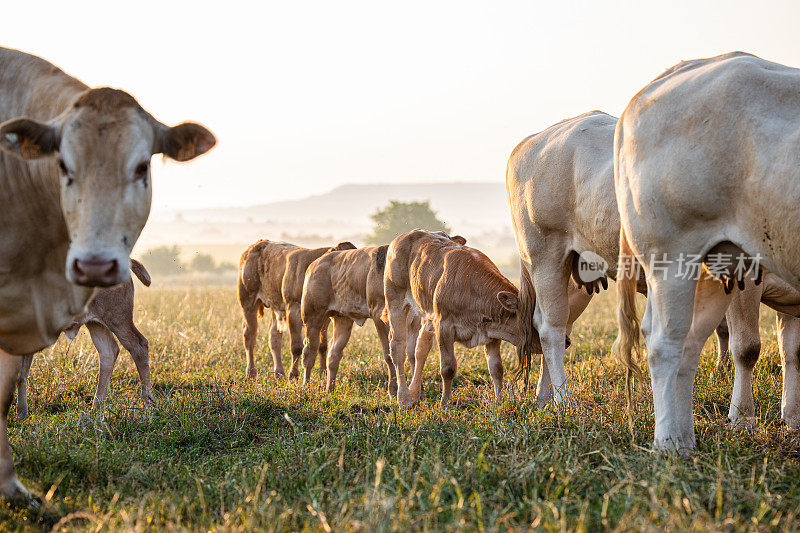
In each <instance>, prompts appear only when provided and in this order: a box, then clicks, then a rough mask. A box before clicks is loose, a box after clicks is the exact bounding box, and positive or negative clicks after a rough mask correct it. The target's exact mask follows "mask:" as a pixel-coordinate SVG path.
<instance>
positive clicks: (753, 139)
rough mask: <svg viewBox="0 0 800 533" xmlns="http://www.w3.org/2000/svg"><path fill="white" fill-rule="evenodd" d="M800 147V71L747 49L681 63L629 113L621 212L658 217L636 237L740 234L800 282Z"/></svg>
mask: <svg viewBox="0 0 800 533" xmlns="http://www.w3.org/2000/svg"><path fill="white" fill-rule="evenodd" d="M798 146H800V70H798V69H793V68H789V67H785V66H783V65H779V64H776V63H771V62H769V61H765V60H763V59H760V58H757V57H755V56H752V55H749V54H743V53H739V52H737V53H732V54H726V55H723V56H718V57H714V58H709V59H702V60H696V61H688V62H683V63H680V64H678V65H676V66H675V67H673V68H671V69H669V70H668V71H667V72H665V73H664V74H662V75H661V76H659V77H658V78H656V79H655V80H654V81H653V82H651V83H650V84H649V85H648V86H647V87H645V88H644V89H643V90H642V91H640V92H639V93H638V94H637V95H636V96H635V97H634V98H633V99H632V100H631V102H630V104H629V105H628V107H627V108H626V110H625V112H624V113H623V115H622V117H621V118H620V121H619V124H618V126H617V132H616V137H615V145H614V149H615V158H616V161H615V164H616V165H617V176H618V178H617V179H618V183H617V184H616V190H617V200H618V202H619V209H620V213H621V215H622V217H623V218H626V217H628V216H629V214H632V213H642V212H646V214H647V216H648V217H650V219H651V220H652V221H653V223H652V224H650V223H648V224H637V225H636V226H635V227H632V228H631V231H633V232H635V235H634V240H641V241H650V240H652V239H655V238H660V237H661V236H663V235H674V236H675V237H674V238H675V239H688V240H689V241H690V242H689V241H686V242H683V243H681V245H682V246H684V247H685V248H687V249H704V250H708V249H710V248H711V247H712V246H713V245H714V244H716V243H717V242H719V241H721V240H730V241H732V242H734V243H735V244H737V245H739V246H740V247H742V248H743V249H744V250H745V251H746V252H747V253H749V254H751V255H757V254H758V255H761V256H762V257H764V258H765V260H764V264H765V265H766V266H767V268H769V269H770V270H773V271H775V272H776V273H778V274H779V275H780V276H781V277H784V278H786V279H787V280H789V281H790V282H791V283H792V284H794V285H795V286H798V285H800V255H799V254H797V253H796V250H797V249H798V248H799V247H800V234H798V232H797V227H800V210H799V209H798V208H797V206H798V205H800V150H798ZM637 216H640V215H637ZM626 219H627V218H626ZM676 246H677V244H676Z"/></svg>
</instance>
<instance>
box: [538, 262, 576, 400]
mask: <svg viewBox="0 0 800 533" xmlns="http://www.w3.org/2000/svg"><path fill="white" fill-rule="evenodd" d="M531 280H532V281H533V287H534V290H535V291H536V305H535V309H534V324H535V325H536V329H537V331H538V332H539V339H540V341H541V344H542V352H543V359H544V362H545V363H546V367H547V370H548V373H549V376H550V386H551V388H552V393H553V399H554V400H555V402H556V403H557V404H560V403H562V402H564V401H566V400H568V399H569V398H570V397H571V395H570V391H569V385H568V384H567V373H566V370H565V368H564V352H565V351H566V348H567V345H566V339H567V324H568V322H569V293H568V287H569V270H568V269H567V268H566V266H565V265H563V264H562V265H559V264H558V263H556V262H554V261H544V262H543V263H542V264H540V265H537V266H536V270H535V271H534V272H533V275H532V276H531ZM544 370H545V365H542V371H544ZM545 384H547V380H543V379H540V380H539V385H540V386H543V385H545ZM546 394H547V393H545V392H544V391H543V390H538V391H537V397H538V398H539V399H540V401H541V399H543V397H545V395H546Z"/></svg>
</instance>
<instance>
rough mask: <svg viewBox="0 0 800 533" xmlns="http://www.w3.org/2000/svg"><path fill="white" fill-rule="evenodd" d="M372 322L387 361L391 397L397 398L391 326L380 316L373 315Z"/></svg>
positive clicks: (384, 358)
mask: <svg viewBox="0 0 800 533" xmlns="http://www.w3.org/2000/svg"><path fill="white" fill-rule="evenodd" d="M372 322H373V323H374V324H375V332H376V333H377V334H378V340H380V341H381V349H382V350H383V360H384V361H385V362H386V371H387V373H388V375H389V386H388V390H389V398H392V399H394V398H397V371H396V370H395V368H394V363H393V362H392V358H391V356H390V355H389V326H387V325H386V324H385V323H384V322H383V321H382V320H381V319H380V317H375V316H373V317H372Z"/></svg>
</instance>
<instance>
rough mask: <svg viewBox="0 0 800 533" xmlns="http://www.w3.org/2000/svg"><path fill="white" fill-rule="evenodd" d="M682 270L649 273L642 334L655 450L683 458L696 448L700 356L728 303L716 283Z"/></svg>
mask: <svg viewBox="0 0 800 533" xmlns="http://www.w3.org/2000/svg"><path fill="white" fill-rule="evenodd" d="M655 256H656V257H662V256H661V254H658V253H657V254H655ZM678 268H679V267H678V262H677V261H672V262H671V263H670V264H669V267H667V272H666V273H664V272H657V273H656V272H653V273H650V272H649V273H648V278H647V289H648V291H647V294H648V296H647V306H646V308H645V315H644V318H643V320H642V333H643V335H644V338H645V343H646V345H647V364H648V366H649V367H650V379H651V382H652V388H653V403H654V411H655V421H656V427H655V440H654V446H655V447H656V449H660V450H668V451H677V452H679V453H681V454H684V455H685V454H689V453H691V451H692V450H693V449H694V443H695V434H694V416H693V413H692V396H693V392H694V377H695V374H696V372H697V364H698V362H699V360H700V352H701V351H702V347H703V344H704V343H705V341H706V339H708V337H709V336H711V334H712V333H713V331H714V328H715V327H716V326H717V325H718V324H719V323H720V321H721V320H722V317H723V316H724V314H725V309H726V308H727V306H728V303H729V302H730V298H729V297H727V296H726V295H725V294H724V291H723V289H722V285H721V284H720V283H719V282H717V281H716V280H709V281H700V282H699V283H698V282H697V281H696V280H694V279H690V278H684V277H683V276H682V275H681V274H680V272H679V270H678ZM696 296H697V297H696Z"/></svg>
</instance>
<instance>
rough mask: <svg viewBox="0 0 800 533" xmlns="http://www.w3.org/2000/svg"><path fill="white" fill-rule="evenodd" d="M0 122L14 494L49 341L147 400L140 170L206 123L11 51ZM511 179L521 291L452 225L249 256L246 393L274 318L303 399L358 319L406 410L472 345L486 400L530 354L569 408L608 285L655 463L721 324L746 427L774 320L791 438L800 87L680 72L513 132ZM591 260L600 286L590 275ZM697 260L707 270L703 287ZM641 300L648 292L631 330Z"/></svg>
mask: <svg viewBox="0 0 800 533" xmlns="http://www.w3.org/2000/svg"><path fill="white" fill-rule="evenodd" d="M0 121H1V122H2V123H0V149H1V150H0V202H1V203H2V205H3V206H4V224H3V225H2V226H1V227H0V496H4V497H6V498H12V499H16V498H28V492H27V491H26V489H25V488H24V487H23V485H22V484H21V483H20V482H19V479H18V478H17V475H16V473H15V467H14V463H13V458H12V454H11V448H10V446H9V442H8V433H7V424H8V412H9V408H10V405H11V403H12V400H13V396H14V390H15V389H17V390H18V393H19V394H18V403H17V410H18V415H19V417H20V418H24V417H25V416H26V414H27V402H26V393H27V390H26V389H27V385H26V384H27V377H28V373H29V371H30V366H31V360H32V354H34V353H35V352H37V351H39V350H41V349H43V348H45V347H47V346H50V345H52V344H53V343H54V342H55V341H56V339H57V338H58V336H59V334H60V333H61V332H66V333H67V335H68V336H70V337H71V338H74V335H75V334H76V333H77V330H78V329H79V328H80V327H81V326H82V325H84V324H85V325H86V326H87V327H88V329H89V332H90V334H91V337H92V340H93V342H94V343H95V345H96V346H97V348H98V351H99V353H100V361H101V363H100V378H99V380H98V388H97V393H96V395H95V400H94V404H95V406H96V407H100V406H102V403H103V401H104V400H105V398H106V395H107V393H108V387H109V380H110V377H111V374H112V372H113V367H114V364H115V362H116V358H117V355H118V353H119V348H118V346H117V344H116V341H115V339H114V336H116V338H117V339H119V341H120V342H121V343H122V344H123V346H124V347H125V348H126V349H128V351H129V352H130V353H131V355H132V356H133V358H134V361H135V363H136V366H137V370H138V371H139V375H140V378H141V386H142V396H143V397H144V398H146V399H149V400H152V391H151V384H150V370H149V360H148V343H147V339H145V338H144V336H143V335H142V334H141V333H140V332H139V331H138V329H136V327H135V325H134V324H133V282H132V281H131V279H130V273H131V271H133V272H134V273H135V274H136V276H137V277H138V278H139V279H140V280H141V281H142V283H143V284H145V285H149V283H150V277H149V275H148V273H147V271H146V270H145V268H144V266H143V265H141V264H140V263H138V262H136V261H135V260H132V259H130V252H131V250H132V248H133V246H134V244H135V243H136V241H137V239H138V237H139V234H140V232H141V230H142V228H143V227H144V224H145V222H146V220H147V218H148V215H149V210H150V202H151V187H150V179H151V177H150V159H151V157H152V156H153V155H154V154H163V155H164V156H166V157H169V158H171V159H174V160H176V161H188V160H190V159H193V158H195V157H197V156H199V155H202V154H203V153H205V152H207V151H209V150H210V149H211V148H213V147H214V145H215V144H216V139H215V137H214V135H213V134H212V133H211V132H210V131H209V130H207V129H206V128H204V127H203V126H201V125H199V124H195V123H189V122H187V123H183V124H179V125H177V126H173V127H168V126H165V125H164V124H162V123H161V122H159V121H158V120H156V119H155V118H154V117H153V116H152V115H150V114H149V113H147V112H146V111H145V110H144V109H143V108H142V107H141V106H140V105H139V104H138V103H137V102H136V100H135V99H134V98H133V97H131V96H130V95H129V94H127V93H125V92H123V91H120V90H117V89H110V88H96V89H93V88H89V87H87V86H86V85H84V84H83V83H82V82H80V81H78V80H77V79H75V78H73V77H71V76H69V75H67V74H65V73H64V72H63V71H61V70H60V69H58V68H57V67H55V66H53V65H52V64H50V63H48V62H46V61H44V60H42V59H40V58H38V57H35V56H31V55H29V54H25V53H22V52H19V51H16V50H10V49H0ZM506 180H507V192H508V201H509V205H510V209H511V216H512V221H513V225H514V231H515V233H516V239H517V244H518V248H519V255H520V260H521V288H520V289H517V287H515V286H514V285H513V284H512V283H511V282H509V280H508V279H506V278H505V277H504V276H503V275H502V274H501V273H500V271H499V270H498V269H497V267H496V266H495V265H494V264H493V263H492V262H491V261H490V260H489V258H488V257H487V256H486V255H484V254H483V253H481V252H480V251H478V250H476V249H474V248H471V247H469V246H467V245H466V240H465V239H464V238H463V237H460V236H450V235H448V234H446V233H444V232H429V231H424V230H414V231H411V232H408V233H405V234H403V235H400V236H398V237H397V238H395V239H394V240H393V241H392V242H391V243H387V244H385V245H383V246H373V247H367V248H356V247H355V246H354V245H353V244H352V243H349V242H343V243H340V244H338V245H336V246H333V247H331V248H318V249H306V248H301V247H299V246H295V245H292V244H287V243H283V242H273V241H268V240H262V241H259V242H257V243H255V244H253V245H252V246H250V247H249V248H248V249H247V250H246V251H245V252H244V254H243V255H242V259H241V262H240V266H239V278H238V297H239V302H240V304H241V307H242V311H243V313H244V332H243V333H244V345H245V352H246V355H247V369H246V375H247V376H248V377H249V378H253V377H255V376H256V362H255V351H256V348H255V347H256V339H257V332H258V322H259V319H260V318H261V317H263V315H264V313H265V309H266V310H267V311H268V313H269V315H270V319H271V320H270V329H269V348H270V352H271V353H272V357H273V364H274V371H275V372H276V373H277V374H280V375H285V370H284V367H283V364H282V361H281V350H282V344H283V334H284V333H285V332H286V331H288V333H289V337H290V344H291V355H292V363H291V368H290V369H289V373H288V375H289V377H290V378H292V377H294V378H296V377H299V372H300V368H299V367H300V365H301V363H302V367H303V372H304V375H303V382H304V383H307V382H308V381H309V379H311V373H312V371H313V368H314V366H315V364H316V359H317V357H319V359H320V376H321V377H323V376H326V377H327V383H326V385H327V389H328V390H329V391H332V390H333V389H334V388H335V386H336V377H337V372H338V368H339V364H340V361H341V358H342V355H343V352H344V349H345V346H346V344H347V342H348V340H349V337H350V334H351V331H352V328H353V324H354V323H356V324H358V325H363V324H364V323H365V321H366V320H367V319H371V320H372V321H373V323H374V325H375V328H376V331H377V333H378V338H379V339H380V342H381V346H382V349H383V357H384V360H385V362H386V367H387V372H388V378H387V381H388V392H389V395H390V396H391V397H392V398H396V399H397V401H398V402H399V403H400V404H402V405H404V406H411V405H414V404H415V403H417V402H419V401H420V399H421V398H422V397H423V387H422V375H423V369H424V365H425V361H426V359H427V356H428V352H429V351H430V349H431V347H432V345H433V343H434V341H436V344H437V346H438V349H439V353H440V359H441V364H440V371H441V377H442V396H441V403H442V405H444V404H446V403H447V402H448V400H449V398H450V396H451V392H452V380H453V377H454V375H455V373H456V358H455V356H454V352H453V345H454V343H456V342H458V343H460V344H463V345H465V346H467V347H475V346H479V345H483V346H484V349H485V353H486V360H487V364H488V367H489V373H490V375H491V378H492V382H493V385H494V393H495V396H496V397H498V398H499V397H500V395H501V391H502V386H503V365H502V360H501V357H500V343H501V342H502V341H506V342H509V343H511V344H513V345H514V346H516V348H517V355H518V370H519V371H520V372H521V373H522V374H524V376H525V379H526V380H527V376H528V372H529V370H530V368H531V362H532V357H533V355H534V354H542V355H543V357H542V369H541V372H540V377H539V382H538V385H537V399H538V402H539V403H540V404H542V405H544V404H546V403H548V402H551V401H552V402H554V403H557V404H561V403H563V402H567V401H573V400H571V394H570V387H569V383H568V381H567V374H566V372H565V369H564V352H565V350H566V348H567V347H568V346H569V334H570V330H571V328H572V325H573V323H574V322H575V320H577V319H578V317H579V316H580V315H581V313H582V312H583V311H584V309H585V308H586V306H587V305H588V304H589V302H590V301H591V299H592V296H593V294H595V293H597V292H599V291H600V290H601V288H602V289H605V288H607V286H608V279H614V280H616V281H617V284H616V287H617V292H618V311H617V318H618V322H619V335H618V338H617V340H616V341H615V343H614V346H613V347H612V351H613V352H614V353H615V355H616V356H617V357H618V358H619V359H620V360H621V361H622V362H623V363H624V364H625V365H626V366H627V368H628V377H629V378H630V377H631V376H636V375H641V370H640V369H639V366H638V361H637V353H638V352H639V350H640V331H641V334H642V336H643V338H644V341H645V344H646V347H647V364H648V365H649V368H650V379H651V381H652V389H653V401H654V407H655V442H654V444H655V447H656V448H658V449H663V450H670V451H676V452H679V453H690V452H691V451H692V449H693V448H694V445H695V436H694V420H693V414H692V391H693V383H694V376H695V372H696V370H697V365H698V360H699V357H700V352H701V350H702V347H703V345H704V344H705V342H706V340H707V338H708V337H709V336H710V335H711V334H712V333H713V332H714V331H715V330H716V333H717V336H718V341H719V349H720V361H722V360H723V359H724V356H725V354H726V353H727V352H728V347H729V348H730V353H731V354H732V358H733V361H734V368H735V381H734V389H733V397H732V400H731V406H730V412H729V418H730V421H731V423H732V424H733V425H734V426H740V425H743V424H753V423H754V416H755V407H754V404H753V396H752V384H751V379H752V371H753V366H754V365H755V363H756V360H757V359H758V356H759V351H760V338H759V328H758V320H759V306H760V304H761V303H764V304H766V305H768V306H770V307H772V308H773V309H775V310H776V311H778V336H779V347H780V354H781V362H782V365H783V372H784V380H783V396H782V405H781V409H782V416H783V419H784V421H785V422H786V423H787V425H788V426H789V427H792V428H795V427H798V426H800V374H798V372H800V368H799V366H800V318H796V317H798V316H800V253H798V250H800V232H798V230H797V228H799V227H800V203H799V202H800V70H798V69H794V68H789V67H785V66H782V65H779V64H775V63H771V62H768V61H765V60H762V59H760V58H757V57H755V56H752V55H749V54H745V53H732V54H727V55H722V56H718V57H714V58H710V59H702V60H695V61H685V62H681V63H679V64H678V65H676V66H675V67H673V68H671V69H669V70H667V71H666V72H664V73H663V74H662V75H660V76H659V77H658V78H656V79H655V80H653V81H652V82H651V83H650V84H648V85H647V86H646V87H645V88H644V89H642V90H641V91H640V92H639V93H638V94H636V96H634V97H633V99H632V100H631V101H630V104H629V105H628V107H627V108H626V109H625V111H624V113H623V114H622V116H621V117H620V118H619V119H617V118H614V117H612V116H609V115H607V114H605V113H601V112H599V111H594V112H591V113H587V114H584V115H581V116H578V117H575V118H571V119H567V120H564V121H562V122H559V123H558V124H555V125H554V126H551V127H550V128H548V129H546V130H544V131H543V132H541V133H538V134H536V135H533V136H531V137H529V138H527V139H525V140H524V141H523V142H522V143H521V144H520V145H519V146H518V147H517V148H516V149H515V150H514V151H513V153H512V154H511V157H510V159H509V161H508V168H507V175H506ZM687 258H690V260H689V261H687ZM588 263H592V264H593V265H594V267H593V268H592V269H591V272H592V275H591V276H586V275H585V271H583V270H582V268H583V267H584V265H586V264H588ZM597 265H600V266H599V268H598V267H597ZM687 265H693V266H695V267H697V268H696V269H694V270H692V271H693V272H694V274H693V275H687ZM692 271H688V272H692ZM637 292H639V293H641V294H644V295H645V296H646V298H647V305H646V308H645V313H644V315H643V317H642V318H641V319H640V318H639V316H638V314H637V309H636V305H635V297H636V293H637ZM329 322H333V339H332V340H331V342H330V346H329V343H328V339H327V330H328V325H329ZM407 360H408V362H409V363H410V368H412V369H413V375H412V377H411V380H410V383H409V380H408V379H407V377H406V367H407ZM629 398H630V396H629Z"/></svg>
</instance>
